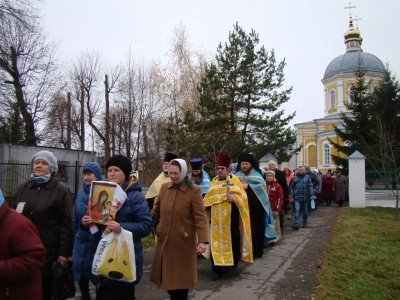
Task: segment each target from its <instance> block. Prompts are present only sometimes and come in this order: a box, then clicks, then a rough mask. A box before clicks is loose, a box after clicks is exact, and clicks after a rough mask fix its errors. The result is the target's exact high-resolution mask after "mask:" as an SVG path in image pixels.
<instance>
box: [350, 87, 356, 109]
mask: <svg viewBox="0 0 400 300" xmlns="http://www.w3.org/2000/svg"><path fill="white" fill-rule="evenodd" d="M355 94H356V89H355V87H354V86H352V87H351V88H350V90H349V104H350V105H353V104H354V97H355Z"/></svg>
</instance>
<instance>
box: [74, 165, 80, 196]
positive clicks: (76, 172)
mask: <svg viewBox="0 0 400 300" xmlns="http://www.w3.org/2000/svg"><path fill="white" fill-rule="evenodd" d="M78 167H79V165H78V161H77V160H76V161H75V188H74V190H75V191H74V192H75V199H74V203H75V200H76V196H77V195H78V191H79V188H78V186H79V181H80V180H79V170H78Z"/></svg>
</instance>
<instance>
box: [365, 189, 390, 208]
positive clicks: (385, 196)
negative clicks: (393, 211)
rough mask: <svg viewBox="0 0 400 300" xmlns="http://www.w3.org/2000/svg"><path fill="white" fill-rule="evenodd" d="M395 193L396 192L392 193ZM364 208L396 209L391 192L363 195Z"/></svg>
mask: <svg viewBox="0 0 400 300" xmlns="http://www.w3.org/2000/svg"><path fill="white" fill-rule="evenodd" d="M394 192H395V193H396V191H394ZM365 206H381V207H393V208H395V207H396V196H395V195H394V194H393V193H392V191H376V192H375V191H374V192H366V193H365Z"/></svg>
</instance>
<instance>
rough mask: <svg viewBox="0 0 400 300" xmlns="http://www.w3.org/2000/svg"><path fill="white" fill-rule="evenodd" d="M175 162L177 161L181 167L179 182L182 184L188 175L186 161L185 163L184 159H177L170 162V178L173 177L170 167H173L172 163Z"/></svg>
mask: <svg viewBox="0 0 400 300" xmlns="http://www.w3.org/2000/svg"><path fill="white" fill-rule="evenodd" d="M173 161H176V162H177V163H179V165H180V166H181V176H180V177H179V182H182V181H183V180H184V179H185V176H186V173H187V164H186V161H184V160H183V159H180V158H175V159H173V160H171V161H170V162H169V165H168V175H169V177H171V174H170V173H169V167H170V166H171V162H173Z"/></svg>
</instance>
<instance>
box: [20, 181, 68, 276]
mask: <svg viewBox="0 0 400 300" xmlns="http://www.w3.org/2000/svg"><path fill="white" fill-rule="evenodd" d="M15 198H16V204H15V207H17V205H18V203H20V202H25V205H24V207H23V210H22V214H23V215H24V216H26V217H27V218H28V219H30V220H31V221H32V223H33V224H34V225H35V226H36V228H37V230H38V231H39V235H40V238H41V240H42V242H43V244H44V247H45V248H46V252H47V255H46V262H45V264H44V266H43V268H42V270H41V272H42V276H50V275H51V274H52V270H51V267H52V264H53V262H55V261H57V259H58V257H59V256H64V257H71V256H72V244H73V237H72V198H71V193H70V191H69V189H68V187H67V186H66V185H65V184H64V183H62V182H60V181H58V180H57V179H56V178H55V177H54V176H52V177H51V178H50V180H49V181H48V182H46V183H44V184H42V185H40V186H39V185H37V184H36V183H35V182H34V181H33V180H29V181H28V182H26V183H24V184H23V185H21V186H20V188H19V189H18V191H17V194H16V195H15Z"/></svg>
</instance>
